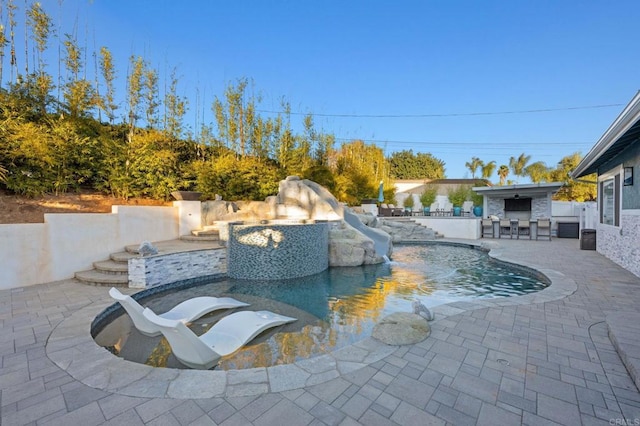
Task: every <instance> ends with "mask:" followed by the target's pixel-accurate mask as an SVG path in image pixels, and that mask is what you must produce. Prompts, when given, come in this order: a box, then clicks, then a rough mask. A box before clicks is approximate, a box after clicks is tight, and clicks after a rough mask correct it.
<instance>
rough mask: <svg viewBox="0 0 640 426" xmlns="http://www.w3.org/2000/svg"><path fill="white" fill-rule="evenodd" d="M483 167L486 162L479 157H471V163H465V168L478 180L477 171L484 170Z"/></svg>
mask: <svg viewBox="0 0 640 426" xmlns="http://www.w3.org/2000/svg"><path fill="white" fill-rule="evenodd" d="M483 166H484V162H483V161H482V160H481V159H479V158H478V157H471V161H467V162H466V163H465V167H466V168H467V169H469V171H470V172H471V178H472V179H475V178H476V170H478V168H480V169H482V167H483Z"/></svg>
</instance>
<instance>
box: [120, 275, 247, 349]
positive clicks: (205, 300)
mask: <svg viewBox="0 0 640 426" xmlns="http://www.w3.org/2000/svg"><path fill="white" fill-rule="evenodd" d="M109 295H110V296H111V297H112V298H114V299H115V300H117V301H118V302H120V304H121V305H122V307H123V308H124V310H125V311H127V313H128V314H129V316H130V317H131V321H133V325H135V326H136V328H137V329H138V330H139V331H140V333H142V334H144V335H146V336H151V337H153V336H159V335H160V329H159V328H158V327H156V326H155V325H154V324H153V323H151V322H150V321H148V320H147V319H146V318H145V317H144V315H142V312H143V311H144V308H143V307H142V306H140V304H139V303H138V302H136V301H135V300H134V299H133V298H132V297H131V296H128V295H126V294H122V293H120V291H119V290H118V289H116V288H114V287H111V290H109ZM244 306H249V304H248V303H244V302H240V301H239V300H236V299H234V298H232V297H209V296H202V297H194V298H192V299H188V300H185V301H184V302H181V303H178V304H177V305H176V306H175V307H174V308H172V309H171V310H170V311H168V312H165V313H164V314H160V315H159V316H160V317H161V318H164V319H168V320H175V321H180V322H183V323H187V322H191V321H193V320H195V319H197V318H200V317H201V316H203V315H205V314H208V313H209V312H213V311H217V310H219V309H231V308H241V307H244Z"/></svg>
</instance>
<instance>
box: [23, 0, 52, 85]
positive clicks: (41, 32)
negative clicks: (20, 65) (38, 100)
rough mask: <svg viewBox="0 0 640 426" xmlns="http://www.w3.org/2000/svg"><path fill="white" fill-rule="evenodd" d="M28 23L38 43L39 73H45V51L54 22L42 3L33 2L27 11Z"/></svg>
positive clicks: (37, 71) (34, 39)
mask: <svg viewBox="0 0 640 426" xmlns="http://www.w3.org/2000/svg"><path fill="white" fill-rule="evenodd" d="M27 18H28V19H27V24H28V26H29V27H31V36H32V38H33V41H35V43H36V49H37V51H38V58H37V59H38V68H37V70H36V73H37V74H44V66H45V62H44V51H45V49H46V48H47V42H48V41H49V34H50V33H51V31H52V27H53V24H52V22H51V18H50V17H49V15H47V14H46V13H45V11H44V10H43V9H42V6H41V5H40V3H38V2H36V3H32V4H31V7H30V8H29V11H28V12H27Z"/></svg>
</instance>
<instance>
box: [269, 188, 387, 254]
mask: <svg viewBox="0 0 640 426" xmlns="http://www.w3.org/2000/svg"><path fill="white" fill-rule="evenodd" d="M278 202H279V203H282V204H297V205H299V206H300V207H302V208H304V209H305V210H307V211H308V212H309V217H310V218H311V219H316V220H336V219H340V218H342V219H344V221H345V222H346V224H347V225H348V227H351V228H353V230H355V231H357V232H358V233H359V234H361V235H362V236H364V237H366V238H368V239H370V240H371V241H373V246H374V250H375V257H376V258H377V259H375V261H372V260H369V261H366V260H365V262H364V263H380V262H381V261H383V259H384V258H388V256H389V255H390V254H391V249H392V246H391V236H390V235H389V234H387V233H386V232H384V231H382V230H380V229H374V228H370V227H368V226H367V225H365V224H364V223H362V221H361V220H360V218H359V217H358V216H357V215H356V214H354V213H352V212H351V211H349V210H348V209H345V208H344V206H343V205H342V204H340V202H338V200H337V199H336V198H335V197H334V196H333V194H331V193H330V192H329V191H328V190H327V189H326V188H324V187H323V186H321V185H319V184H317V183H316V182H313V181H310V180H307V179H300V178H298V177H297V176H289V177H287V179H285V180H283V181H280V188H279V192H278ZM343 232H344V233H345V234H347V235H348V234H349V230H348V229H346V230H344V229H343ZM351 239H357V238H351ZM335 266H337V265H335ZM344 266H347V265H344Z"/></svg>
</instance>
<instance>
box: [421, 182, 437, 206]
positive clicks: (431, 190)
mask: <svg viewBox="0 0 640 426" xmlns="http://www.w3.org/2000/svg"><path fill="white" fill-rule="evenodd" d="M437 196H438V186H437V185H427V186H426V187H425V189H424V191H422V194H420V204H422V206H423V207H429V206H431V204H433V203H434V202H435V201H436V197H437Z"/></svg>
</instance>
